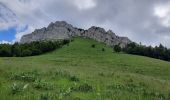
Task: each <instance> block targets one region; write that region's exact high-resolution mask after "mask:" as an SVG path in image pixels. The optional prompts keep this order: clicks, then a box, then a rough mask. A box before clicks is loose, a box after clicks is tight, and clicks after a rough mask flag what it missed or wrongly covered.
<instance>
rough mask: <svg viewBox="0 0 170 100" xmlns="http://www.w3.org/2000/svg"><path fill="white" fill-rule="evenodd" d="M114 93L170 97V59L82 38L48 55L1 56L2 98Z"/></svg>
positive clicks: (145, 99)
mask: <svg viewBox="0 0 170 100" xmlns="http://www.w3.org/2000/svg"><path fill="white" fill-rule="evenodd" d="M93 44H95V46H94V47H92V45H93ZM115 99H116V100H170V62H166V61H162V60H157V59H152V58H147V57H142V56H134V55H128V54H123V53H115V52H113V51H112V49H111V48H110V47H107V46H105V45H104V44H101V43H98V42H96V41H93V40H89V39H80V38H76V39H74V41H73V42H71V43H70V44H69V45H65V46H64V47H63V48H61V49H59V50H56V51H54V52H51V53H47V54H44V55H40V56H34V57H24V58H15V57H14V58H0V100H115Z"/></svg>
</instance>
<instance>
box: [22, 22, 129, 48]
mask: <svg viewBox="0 0 170 100" xmlns="http://www.w3.org/2000/svg"><path fill="white" fill-rule="evenodd" d="M77 36H80V37H84V38H91V39H94V40H96V41H98V42H103V43H105V44H107V45H109V46H114V45H117V44H120V45H121V47H124V46H126V45H127V44H128V43H130V42H131V40H129V39H128V38H127V37H119V36H116V34H115V33H113V32H112V31H111V30H109V31H107V32H106V31H105V30H104V29H103V28H100V27H95V26H92V27H91V28H89V29H88V30H84V29H79V28H76V27H73V26H72V25H71V24H68V23H67V22H65V21H57V22H55V23H51V24H50V25H49V26H48V27H47V28H42V29H37V30H35V31H34V32H32V33H31V34H27V35H24V36H23V37H22V38H21V41H20V42H21V43H30V42H33V41H41V40H59V39H71V38H72V37H77Z"/></svg>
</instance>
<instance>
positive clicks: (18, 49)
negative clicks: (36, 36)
mask: <svg viewBox="0 0 170 100" xmlns="http://www.w3.org/2000/svg"><path fill="white" fill-rule="evenodd" d="M69 42H70V40H60V41H35V42H31V43H25V44H19V43H14V44H0V57H25V56H35V55H40V54H43V53H47V52H50V51H53V50H55V49H57V48H61V47H62V46H63V45H65V44H69Z"/></svg>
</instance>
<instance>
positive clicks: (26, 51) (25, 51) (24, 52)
mask: <svg viewBox="0 0 170 100" xmlns="http://www.w3.org/2000/svg"><path fill="white" fill-rule="evenodd" d="M31 55H32V52H31V50H24V51H23V52H22V56H31Z"/></svg>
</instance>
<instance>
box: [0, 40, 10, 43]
mask: <svg viewBox="0 0 170 100" xmlns="http://www.w3.org/2000/svg"><path fill="white" fill-rule="evenodd" d="M0 44H12V42H9V41H6V40H2V41H0Z"/></svg>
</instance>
